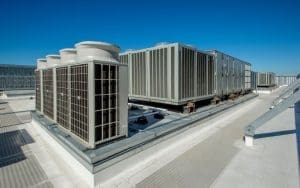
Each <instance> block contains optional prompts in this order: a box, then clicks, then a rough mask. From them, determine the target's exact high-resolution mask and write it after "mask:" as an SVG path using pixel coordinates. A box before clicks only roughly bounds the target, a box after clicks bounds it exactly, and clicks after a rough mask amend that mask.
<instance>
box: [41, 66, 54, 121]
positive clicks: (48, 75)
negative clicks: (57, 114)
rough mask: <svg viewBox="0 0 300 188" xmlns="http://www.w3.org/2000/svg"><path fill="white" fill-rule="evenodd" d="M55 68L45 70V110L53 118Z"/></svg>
mask: <svg viewBox="0 0 300 188" xmlns="http://www.w3.org/2000/svg"><path fill="white" fill-rule="evenodd" d="M53 109H54V106H53V70H52V69H46V70H43V112H44V114H45V115H46V116H48V117H49V118H50V119H53V118H54V116H53V114H54V112H53Z"/></svg>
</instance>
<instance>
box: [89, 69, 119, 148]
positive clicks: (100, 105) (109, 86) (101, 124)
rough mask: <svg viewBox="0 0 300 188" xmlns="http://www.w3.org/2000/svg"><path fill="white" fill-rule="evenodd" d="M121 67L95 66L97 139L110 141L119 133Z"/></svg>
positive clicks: (98, 140) (97, 140)
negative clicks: (119, 76)
mask: <svg viewBox="0 0 300 188" xmlns="http://www.w3.org/2000/svg"><path fill="white" fill-rule="evenodd" d="M118 75H119V67H118V66H115V65H102V64H95V139H96V142H102V141H105V140H110V139H112V138H114V137H116V136H119V135H120V131H119V129H120V128H119V115H118V114H119V78H118Z"/></svg>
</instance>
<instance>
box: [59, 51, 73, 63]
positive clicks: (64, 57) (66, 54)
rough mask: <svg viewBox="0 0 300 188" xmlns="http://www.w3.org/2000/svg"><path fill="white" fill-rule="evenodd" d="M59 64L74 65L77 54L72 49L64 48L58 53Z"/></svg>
mask: <svg viewBox="0 0 300 188" xmlns="http://www.w3.org/2000/svg"><path fill="white" fill-rule="evenodd" d="M59 53H60V58H61V59H60V61H61V64H69V63H75V62H76V58H77V52H76V50H75V49H74V48H65V49H62V50H60V51H59Z"/></svg>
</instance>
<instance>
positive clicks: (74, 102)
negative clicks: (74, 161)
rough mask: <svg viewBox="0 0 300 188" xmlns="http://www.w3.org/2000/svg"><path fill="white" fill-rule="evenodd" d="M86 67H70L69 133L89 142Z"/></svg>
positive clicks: (85, 65)
mask: <svg viewBox="0 0 300 188" xmlns="http://www.w3.org/2000/svg"><path fill="white" fill-rule="evenodd" d="M88 130H89V120H88V65H87V64H84V65H75V66H71V132H72V133H74V134H75V135H77V136H79V137H80V138H82V139H83V140H85V141H87V142H88V141H89V133H88Z"/></svg>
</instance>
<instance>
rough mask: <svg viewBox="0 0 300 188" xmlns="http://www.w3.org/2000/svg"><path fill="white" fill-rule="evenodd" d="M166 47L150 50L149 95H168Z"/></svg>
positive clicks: (160, 96) (164, 96) (161, 96)
mask: <svg viewBox="0 0 300 188" xmlns="http://www.w3.org/2000/svg"><path fill="white" fill-rule="evenodd" d="M167 57H168V54H167V48H162V49H157V50H151V51H150V96H151V97H158V98H167V97H168V90H167V89H168V86H167V84H168V82H167V81H168V72H169V71H168V70H167V66H168V62H167V60H168V59H167Z"/></svg>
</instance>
